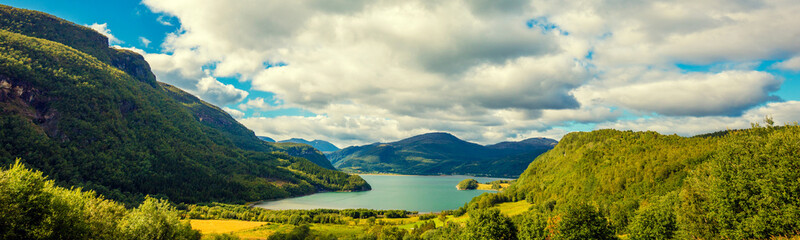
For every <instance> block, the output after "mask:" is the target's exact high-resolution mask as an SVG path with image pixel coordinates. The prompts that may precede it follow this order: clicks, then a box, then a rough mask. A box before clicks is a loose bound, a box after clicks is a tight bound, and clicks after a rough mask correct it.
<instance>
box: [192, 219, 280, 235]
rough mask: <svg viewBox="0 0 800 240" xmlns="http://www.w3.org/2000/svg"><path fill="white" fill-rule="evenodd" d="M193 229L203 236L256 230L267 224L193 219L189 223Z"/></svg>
mask: <svg viewBox="0 0 800 240" xmlns="http://www.w3.org/2000/svg"><path fill="white" fill-rule="evenodd" d="M189 224H191V225H192V229H195V230H198V231H200V233H202V234H212V233H230V232H235V231H241V230H245V229H251V228H256V227H259V226H262V225H265V224H267V223H266V222H250V221H240V220H199V219H192V220H190V221H189Z"/></svg>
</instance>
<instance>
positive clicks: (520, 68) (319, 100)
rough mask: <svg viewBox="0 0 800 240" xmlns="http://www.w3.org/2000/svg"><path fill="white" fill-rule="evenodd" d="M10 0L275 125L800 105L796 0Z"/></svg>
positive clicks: (527, 129)
mask: <svg viewBox="0 0 800 240" xmlns="http://www.w3.org/2000/svg"><path fill="white" fill-rule="evenodd" d="M0 3H2V4H6V5H11V6H14V7H20V8H27V9H33V10H39V11H43V12H47V13H50V14H53V15H56V16H58V17H61V18H64V19H67V20H69V21H72V22H75V23H78V24H81V25H87V26H91V27H93V28H95V29H96V30H98V31H101V32H105V33H106V34H110V35H113V37H115V38H116V39H119V40H120V41H121V42H112V43H111V44H112V45H115V46H116V47H122V48H130V49H134V50H135V51H138V52H140V53H141V54H143V55H144V56H145V58H146V59H147V60H148V62H150V64H151V66H152V68H153V70H154V72H155V73H156V75H157V77H158V78H159V81H163V82H167V83H170V84H173V85H176V86H178V87H181V88H183V89H185V90H187V91H189V92H191V93H193V94H195V95H198V96H200V97H201V98H203V99H204V100H206V101H209V102H211V103H214V104H217V105H219V106H222V107H224V109H225V110H226V111H228V112H229V113H231V115H232V116H234V117H236V118H237V119H238V120H239V121H240V122H242V123H243V124H245V125H246V126H248V127H249V128H251V129H253V130H254V131H255V132H256V133H257V134H258V135H264V136H270V137H273V138H275V139H288V138H291V137H301V138H306V139H323V140H329V141H331V142H334V143H335V144H337V145H340V146H346V145H353V144H364V143H371V142H376V141H393V140H398V139H401V138H405V137H409V136H412V135H415V134H421V133H425V132H430V131H446V132H451V133H454V134H455V135H456V136H458V137H461V138H464V139H467V140H471V141H476V142H479V143H484V144H487V143H493V142H499V141H505V140H521V139H524V138H529V137H540V136H546V137H553V138H560V137H561V136H563V135H564V134H566V133H568V132H571V131H589V130H593V129H598V128H616V129H631V130H654V131H659V132H661V133H664V134H673V133H674V134H679V135H684V136H690V135H694V134H698V133H704V132H710V131H717V130H722V129H726V128H743V127H747V126H749V123H750V122H754V121H758V120H759V119H763V117H764V116H765V115H770V116H773V117H774V118H775V119H776V121H777V122H779V123H781V122H794V121H798V118H800V103H798V101H797V100H800V95H799V94H798V93H799V92H800V73H798V71H800V44H797V42H798V40H800V39H798V37H797V36H800V30H799V29H797V28H796V27H793V26H794V25H796V20H795V19H794V16H795V15H796V14H795V13H796V12H799V11H800V4H799V3H796V2H794V1H781V0H770V1H750V2H733V3H731V2H728V1H701V2H683V1H662V2H658V3H651V2H640V1H631V2H627V3H626V4H623V5H619V3H618V2H617V1H613V2H612V1H608V2H607V1H587V2H583V1H573V2H570V3H563V4H553V3H550V2H547V1H536V0H534V1H504V2H502V3H497V2H493V1H462V0H449V1H438V2H435V3H431V2H428V1H423V0H419V1H396V2H391V1H385V2H379V3H376V2H372V1H345V2H341V1H298V2H285V1H267V0H265V1H245V2H224V1H188V0H169V1H167V0H144V1H56V0H25V1H8V0H0ZM93 24H94V25H93ZM98 24H105V25H98Z"/></svg>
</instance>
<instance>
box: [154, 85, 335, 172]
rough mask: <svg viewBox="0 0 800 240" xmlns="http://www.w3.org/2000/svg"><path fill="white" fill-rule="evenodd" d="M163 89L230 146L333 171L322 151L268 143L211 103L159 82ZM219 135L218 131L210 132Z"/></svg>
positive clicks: (288, 144) (293, 145) (306, 147)
mask: <svg viewBox="0 0 800 240" xmlns="http://www.w3.org/2000/svg"><path fill="white" fill-rule="evenodd" d="M159 85H160V86H161V89H163V90H164V92H165V93H167V96H169V97H171V98H172V99H174V100H175V101H177V102H179V103H180V104H181V105H183V107H185V108H186V109H188V110H189V112H191V113H192V115H193V116H194V118H195V119H196V120H197V121H198V122H200V123H202V124H203V125H205V126H207V127H210V128H213V129H215V130H218V131H219V132H218V133H220V136H216V137H217V138H219V140H218V141H217V142H219V141H230V144H231V145H233V146H236V147H238V148H241V149H244V150H251V151H259V152H272V151H279V152H284V153H287V154H289V155H291V156H294V157H301V158H305V159H308V160H309V161H311V162H313V163H316V164H317V165H319V166H321V167H324V168H327V169H333V170H335V168H333V165H331V162H330V161H328V158H326V157H325V155H323V154H322V152H320V151H318V150H317V149H315V148H314V147H313V146H309V145H304V144H295V143H276V142H274V141H273V142H268V141H264V140H263V139H261V138H259V137H257V136H256V135H255V133H253V131H252V130H250V129H247V127H245V126H244V125H242V124H241V123H239V122H238V121H236V119H233V117H231V116H230V115H229V114H228V113H226V112H225V111H223V110H222V109H220V108H219V107H217V106H214V105H212V104H210V103H207V102H205V101H203V100H201V99H200V98H197V97H196V96H194V95H192V94H189V93H187V92H184V91H183V90H181V89H179V88H177V87H175V86H172V85H169V84H166V83H159ZM208 133H211V134H216V133H217V132H208Z"/></svg>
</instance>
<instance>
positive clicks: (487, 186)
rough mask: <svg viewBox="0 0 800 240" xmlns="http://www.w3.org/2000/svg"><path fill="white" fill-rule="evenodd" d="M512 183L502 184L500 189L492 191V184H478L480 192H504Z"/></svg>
mask: <svg viewBox="0 0 800 240" xmlns="http://www.w3.org/2000/svg"><path fill="white" fill-rule="evenodd" d="M509 185H511V184H510V183H501V184H500V189H492V184H485V183H478V188H477V189H478V190H489V191H502V190H503V189H505V188H507V187H508V186H509Z"/></svg>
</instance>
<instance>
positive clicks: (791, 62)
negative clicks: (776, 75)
mask: <svg viewBox="0 0 800 240" xmlns="http://www.w3.org/2000/svg"><path fill="white" fill-rule="evenodd" d="M775 67H777V68H779V69H784V70H791V71H800V56H797V57H793V58H790V59H788V60H785V61H782V62H779V63H776V64H775Z"/></svg>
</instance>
